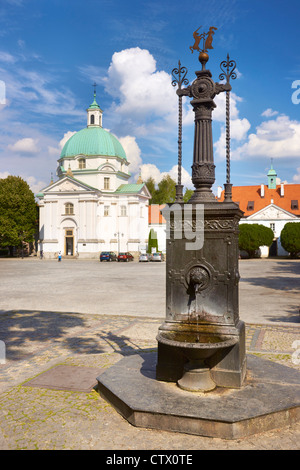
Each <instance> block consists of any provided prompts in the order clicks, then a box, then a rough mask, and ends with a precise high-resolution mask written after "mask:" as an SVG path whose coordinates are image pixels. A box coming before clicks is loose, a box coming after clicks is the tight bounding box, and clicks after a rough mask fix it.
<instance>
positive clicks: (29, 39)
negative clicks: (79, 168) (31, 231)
mask: <svg viewBox="0 0 300 470" xmlns="http://www.w3.org/2000/svg"><path fill="white" fill-rule="evenodd" d="M299 16H300V5H299V1H298V0H286V1H285V2H283V1H282V0H263V1H261V0H260V1H257V0H251V1H249V0H222V1H221V0H211V1H202V0H197V1H193V0H191V1H190V2H189V3H188V4H186V5H185V4H183V3H182V2H177V1H176V0H172V1H169V0H164V1H163V2H161V0H159V1H158V0H152V1H142V0H140V1H124V0H111V1H110V0H85V1H82V0H51V1H48V0H47V1H46V0H1V9H0V103H1V104H0V134H1V135H0V177H2V178H3V177H6V176H7V175H8V174H14V175H19V176H22V177H23V178H24V179H26V180H27V181H28V183H29V184H30V186H31V188H32V190H33V191H34V192H38V191H39V190H40V189H42V188H43V187H44V186H46V185H47V184H48V183H49V182H50V178H51V173H53V175H54V178H56V176H55V173H56V167H57V159H58V158H59V155H60V151H61V147H62V145H63V143H64V142H65V141H66V139H67V138H68V137H69V136H70V135H72V133H74V132H76V131H78V130H80V129H82V128H83V127H85V126H86V108H87V107H88V105H89V104H91V102H92V100H93V87H92V84H93V83H94V81H96V83H97V85H98V86H97V101H98V103H99V104H100V106H101V108H102V110H103V112H104V115H103V126H104V128H106V129H108V130H110V131H111V132H113V133H114V134H115V135H116V136H117V137H118V138H119V139H120V141H121V143H122V144H123V146H124V148H125V150H126V152H127V156H128V160H129V161H131V166H130V171H131V173H132V175H133V179H135V178H137V176H138V173H139V171H141V172H142V176H143V177H144V178H147V177H148V176H151V175H152V176H154V178H155V179H156V181H159V179H160V178H161V177H162V176H163V175H164V174H165V173H170V174H171V176H173V177H176V164H177V109H178V101H177V96H176V93H175V89H174V88H173V87H172V85H171V80H172V77H171V72H172V69H173V68H174V67H176V66H177V65H178V60H180V61H181V64H182V65H183V66H185V67H187V69H188V75H187V77H188V79H189V81H190V83H191V82H192V81H193V80H194V78H195V71H196V70H199V69H200V67H201V66H200V64H199V62H198V54H196V53H194V54H192V53H191V51H190V49H189V47H190V46H191V45H192V44H193V32H194V31H195V30H196V29H197V28H198V27H199V26H202V29H201V31H202V32H203V31H208V29H209V27H210V26H215V27H217V28H218V29H217V31H216V33H215V35H214V40H213V47H214V49H213V50H212V51H211V52H210V60H209V62H208V64H207V68H209V69H210V70H211V72H212V74H213V78H214V80H215V81H218V80H219V78H218V77H219V74H220V72H221V70H220V68H219V64H220V62H221V61H222V60H224V59H226V55H227V53H229V54H230V58H232V59H234V60H235V61H236V63H237V71H238V78H237V79H236V80H234V81H232V87H233V90H232V93H231V118H232V120H231V137H232V139H231V157H232V159H231V180H232V183H233V184H234V185H254V184H261V183H266V182H267V178H266V174H267V171H268V169H269V168H270V163H271V158H273V165H274V168H275V169H276V170H277V174H278V177H279V178H280V179H281V181H285V182H287V183H300V103H299V104H298V101H300V100H299V98H300V40H299V38H300V34H299ZM292 86H294V87H296V88H292ZM298 91H299V92H298ZM293 96H294V99H293V100H292V97H293ZM215 102H216V104H217V108H216V110H215V111H214V112H213V119H214V122H213V138H214V144H215V147H214V151H215V152H214V154H215V164H216V183H215V186H214V189H216V187H217V186H222V185H223V184H224V182H225V177H226V175H225V159H224V157H225V141H224V124H225V94H222V95H218V96H217V97H216V99H215ZM193 131H194V123H193V112H192V107H191V105H190V103H189V99H187V98H186V99H184V106H183V167H184V171H183V182H184V184H185V185H186V186H187V187H188V186H190V187H192V184H191V181H190V173H191V165H192V158H193Z"/></svg>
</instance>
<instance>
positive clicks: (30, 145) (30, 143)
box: [8, 137, 40, 154]
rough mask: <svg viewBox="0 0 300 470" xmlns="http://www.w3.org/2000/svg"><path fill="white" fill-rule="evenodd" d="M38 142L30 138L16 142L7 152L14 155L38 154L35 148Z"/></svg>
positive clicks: (37, 149)
mask: <svg viewBox="0 0 300 470" xmlns="http://www.w3.org/2000/svg"><path fill="white" fill-rule="evenodd" d="M37 143H38V141H37V140H36V139H32V138H31V137H25V138H24V139H20V140H17V142H15V143H14V144H11V145H9V146H8V148H9V150H11V151H12V152H15V153H27V154H28V153H38V152H39V151H40V149H39V147H38V146H37Z"/></svg>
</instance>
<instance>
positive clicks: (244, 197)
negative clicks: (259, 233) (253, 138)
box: [217, 164, 300, 257]
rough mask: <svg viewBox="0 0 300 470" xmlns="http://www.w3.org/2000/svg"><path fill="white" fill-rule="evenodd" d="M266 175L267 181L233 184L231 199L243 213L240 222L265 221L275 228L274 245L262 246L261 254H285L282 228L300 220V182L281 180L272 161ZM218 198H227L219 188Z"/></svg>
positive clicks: (267, 225)
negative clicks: (289, 182)
mask: <svg viewBox="0 0 300 470" xmlns="http://www.w3.org/2000/svg"><path fill="white" fill-rule="evenodd" d="M267 177H268V184H261V185H255V186H233V187H232V199H233V201H234V202H236V203H237V204H238V205H239V207H240V209H241V210H242V211H243V212H244V215H243V217H242V219H241V221H240V223H241V224H242V223H256V224H262V225H265V226H266V227H270V228H271V229H272V230H273V232H274V241H273V244H272V245H271V247H270V249H268V248H267V247H261V253H262V256H264V257H266V256H277V255H278V256H282V255H286V254H287V253H286V251H285V250H284V249H283V248H282V246H281V243H280V233H281V230H282V229H283V227H284V226H285V224H286V223H287V222H300V184H288V183H281V182H279V181H280V180H278V178H277V173H276V171H275V170H274V168H273V164H271V169H270V170H269V172H268V175H267ZM220 189H221V188H220ZM217 199H218V200H219V201H220V202H222V201H223V200H224V191H221V190H219V192H218V196H217Z"/></svg>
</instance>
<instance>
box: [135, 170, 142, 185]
mask: <svg viewBox="0 0 300 470" xmlns="http://www.w3.org/2000/svg"><path fill="white" fill-rule="evenodd" d="M143 182H144V181H143V179H142V172H141V169H140V173H139V177H138V179H137V182H136V184H143Z"/></svg>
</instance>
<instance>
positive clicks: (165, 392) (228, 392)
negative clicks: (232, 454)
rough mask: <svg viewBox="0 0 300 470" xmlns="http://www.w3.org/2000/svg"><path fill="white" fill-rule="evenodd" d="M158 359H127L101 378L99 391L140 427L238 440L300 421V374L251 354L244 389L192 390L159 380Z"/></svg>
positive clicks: (153, 356)
mask: <svg viewBox="0 0 300 470" xmlns="http://www.w3.org/2000/svg"><path fill="white" fill-rule="evenodd" d="M156 362H157V355H156V353H145V354H143V355H133V356H128V357H125V358H124V359H122V360H121V361H119V362H118V363H117V364H115V365H114V366H112V367H110V368H109V369H108V370H106V371H105V372H104V373H103V374H101V375H100V376H99V377H97V381H98V391H99V393H100V395H101V397H103V398H104V399H105V400H107V401H108V402H110V403H111V404H112V405H113V406H114V408H115V409H116V410H117V411H118V412H119V413H120V414H121V415H122V416H123V417H124V418H126V419H127V420H128V421H129V423H131V424H132V425H134V426H137V427H143V428H152V429H159V430H166V431H175V432H182V433H186V434H196V435H200V436H208V437H218V438H221V439H238V438H241V437H246V436H249V435H252V434H256V433H260V432H264V431H268V430H271V429H276V428H281V427H284V426H288V425H291V424H293V423H295V422H297V421H299V420H300V373H299V371H297V370H294V369H291V368H289V367H286V366H283V365H279V364H276V363H274V362H271V361H267V360H264V359H261V358H258V357H256V356H253V355H248V356H247V375H246V379H245V381H244V385H243V386H242V388H240V389H226V388H221V387H217V388H216V389H215V390H213V391H212V392H209V393H199V392H196V393H195V392H188V391H185V390H182V389H180V388H179V387H178V386H177V385H176V384H175V383H166V382H161V381H158V380H156V378H155V374H156V373H155V370H156Z"/></svg>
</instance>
